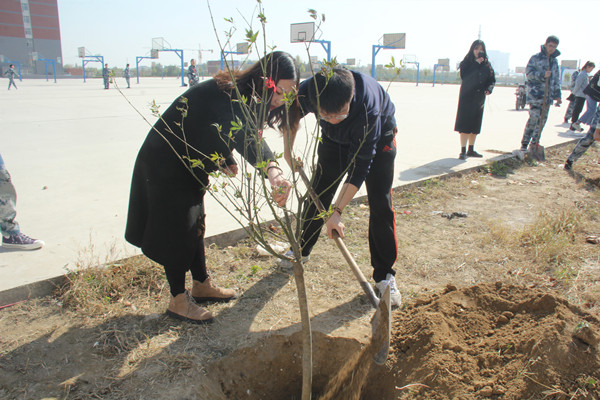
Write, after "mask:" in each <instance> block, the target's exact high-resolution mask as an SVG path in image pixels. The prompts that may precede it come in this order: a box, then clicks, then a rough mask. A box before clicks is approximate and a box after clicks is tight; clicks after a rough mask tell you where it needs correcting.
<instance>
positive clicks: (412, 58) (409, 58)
mask: <svg viewBox="0 0 600 400" xmlns="http://www.w3.org/2000/svg"><path fill="white" fill-rule="evenodd" d="M402 62H403V63H405V64H414V63H416V62H417V56H416V55H415V54H405V55H404V57H402Z"/></svg>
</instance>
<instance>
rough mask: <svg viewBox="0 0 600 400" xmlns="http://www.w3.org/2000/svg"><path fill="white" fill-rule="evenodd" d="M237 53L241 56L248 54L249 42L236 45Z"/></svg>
mask: <svg viewBox="0 0 600 400" xmlns="http://www.w3.org/2000/svg"><path fill="white" fill-rule="evenodd" d="M236 52H237V53H240V54H248V42H242V43H238V44H237V45H236Z"/></svg>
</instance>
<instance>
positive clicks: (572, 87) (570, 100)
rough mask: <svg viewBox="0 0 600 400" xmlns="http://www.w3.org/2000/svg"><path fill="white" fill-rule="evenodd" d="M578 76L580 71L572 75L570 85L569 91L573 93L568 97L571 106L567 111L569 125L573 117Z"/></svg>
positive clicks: (566, 119)
mask: <svg viewBox="0 0 600 400" xmlns="http://www.w3.org/2000/svg"><path fill="white" fill-rule="evenodd" d="M578 75H579V70H575V71H573V73H572V74H571V83H570V84H569V90H570V91H571V94H570V95H569V97H567V100H568V101H569V105H568V106H567V111H565V120H564V121H565V124H568V123H569V120H570V119H571V116H573V107H574V106H575V95H574V94H573V89H574V88H575V81H576V80H577V76H578Z"/></svg>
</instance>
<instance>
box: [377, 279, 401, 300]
mask: <svg viewBox="0 0 600 400" xmlns="http://www.w3.org/2000/svg"><path fill="white" fill-rule="evenodd" d="M388 285H389V287H390V300H391V301H392V307H400V306H401V305H402V295H401V294H400V291H398V287H397V286H396V279H395V278H394V275H392V274H387V276H386V277H385V279H384V280H382V281H379V282H376V283H375V287H376V288H377V291H378V292H379V297H381V296H382V295H383V292H385V288H386V287H388Z"/></svg>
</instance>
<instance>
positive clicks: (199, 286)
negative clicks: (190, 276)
mask: <svg viewBox="0 0 600 400" xmlns="http://www.w3.org/2000/svg"><path fill="white" fill-rule="evenodd" d="M192 297H193V298H194V300H196V301H197V302H198V303H203V302H207V301H219V302H223V303H226V302H228V301H229V300H231V299H237V294H236V293H235V290H233V289H222V288H220V287H218V286H217V285H215V284H214V283H213V282H212V280H211V279H210V277H208V278H206V280H205V281H204V282H200V281H194V286H192Z"/></svg>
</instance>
